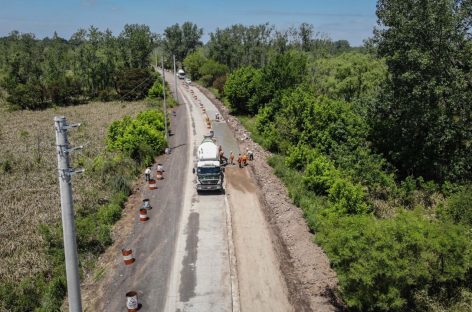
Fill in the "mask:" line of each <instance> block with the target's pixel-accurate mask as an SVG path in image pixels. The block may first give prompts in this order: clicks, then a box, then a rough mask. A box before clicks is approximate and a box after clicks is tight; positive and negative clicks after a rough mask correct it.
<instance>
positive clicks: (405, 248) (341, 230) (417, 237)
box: [316, 212, 472, 311]
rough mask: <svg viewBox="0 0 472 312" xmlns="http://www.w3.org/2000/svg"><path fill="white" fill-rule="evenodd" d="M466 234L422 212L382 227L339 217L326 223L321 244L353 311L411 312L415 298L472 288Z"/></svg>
mask: <svg viewBox="0 0 472 312" xmlns="http://www.w3.org/2000/svg"><path fill="white" fill-rule="evenodd" d="M464 231H465V229H464V228H463V227H461V226H456V225H452V224H447V223H431V222H430V221H428V220H426V219H424V218H423V217H422V216H421V215H420V214H419V213H418V212H402V213H400V214H399V215H398V216H397V217H396V218H394V219H388V220H380V221H379V220H376V219H375V218H373V217H371V216H347V217H339V216H336V217H334V218H330V219H329V220H327V221H325V222H323V224H322V226H321V229H320V231H319V232H318V235H317V236H316V240H317V241H318V242H319V243H320V244H321V246H322V247H323V248H324V250H325V251H326V252H327V253H328V255H329V258H330V260H331V263H332V265H333V267H334V268H335V269H336V272H337V273H338V278H339V282H340V291H341V293H342V295H343V298H344V299H345V302H346V303H347V305H348V306H349V307H350V308H351V309H352V310H353V311H404V309H407V310H410V311H411V310H415V308H414V294H415V292H417V291H421V290H424V291H426V292H427V293H429V294H431V295H434V294H435V293H437V292H439V291H440V290H441V289H446V290H447V293H449V294H450V295H453V294H454V293H455V292H456V291H457V290H458V289H459V288H460V287H461V286H462V285H465V283H466V282H467V280H466V278H467V274H468V272H470V269H471V264H470V261H471V260H472V259H471V250H472V249H471V248H472V246H471V240H470V239H471V237H470V234H469V235H464ZM407 307H409V308H407Z"/></svg>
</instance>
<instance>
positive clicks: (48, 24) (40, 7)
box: [0, 0, 376, 45]
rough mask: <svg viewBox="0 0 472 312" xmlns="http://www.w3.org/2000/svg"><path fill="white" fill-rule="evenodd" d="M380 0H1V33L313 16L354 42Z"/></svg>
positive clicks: (368, 29) (280, 22)
mask: <svg viewBox="0 0 472 312" xmlns="http://www.w3.org/2000/svg"><path fill="white" fill-rule="evenodd" d="M375 5H376V1H375V0H305V1H303V0H285V1H280V0H233V1H226V0H219V1H218V0H194V1H191V0H187V1H183V0H168V1H162V0H161V1H156V0H155V1H151V0H134V1H132V0H115V1H112V0H75V1H72V0H62V1H58V0H43V1H41V0H36V1H33V0H30V1H26V0H0V36H5V35H7V34H8V33H9V32H10V31H12V30H19V31H20V32H32V33H35V34H36V35H37V36H38V37H40V38H42V37H45V36H51V35H52V34H53V32H54V31H57V33H58V34H59V35H60V36H62V37H65V38H69V37H70V36H71V34H73V33H74V32H75V31H76V30H77V29H79V28H87V27H88V26H90V25H94V26H97V27H99V28H100V29H102V30H105V29H106V28H109V29H111V30H112V31H113V33H115V34H118V33H119V32H120V31H121V30H122V29H123V25H125V24H127V23H128V24H130V23H140V24H146V25H149V26H150V27H151V30H152V31H153V32H157V33H162V31H163V30H164V28H166V27H167V26H170V25H172V24H175V23H179V24H181V23H183V22H185V21H191V22H194V23H196V24H197V25H198V26H199V27H202V28H203V29H204V33H205V35H204V38H203V40H204V41H205V40H206V39H208V33H210V32H212V31H214V30H215V29H216V28H217V27H220V28H223V27H226V26H229V25H232V24H237V23H241V24H245V25H251V24H260V23H265V22H269V23H270V24H273V25H275V26H276V27H277V29H287V28H288V27H290V26H297V25H299V24H300V23H302V22H307V23H310V24H313V25H314V26H315V31H318V32H321V33H324V34H326V35H328V36H329V37H331V38H332V39H334V40H339V39H346V40H348V41H349V42H350V43H351V44H352V45H360V44H362V40H363V39H366V38H368V37H370V36H371V35H372V29H373V27H374V26H375V23H376V16H375Z"/></svg>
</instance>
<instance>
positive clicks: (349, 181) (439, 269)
mask: <svg viewBox="0 0 472 312" xmlns="http://www.w3.org/2000/svg"><path fill="white" fill-rule="evenodd" d="M471 12H472V2H470V1H454V0H440V1H434V0H425V1H415V0H380V1H379V2H378V6H377V14H378V18H379V26H380V27H379V28H378V30H376V33H375V36H374V39H373V40H370V41H369V46H368V47H366V49H365V50H359V51H352V50H351V51H348V52H347V53H342V54H338V53H333V52H326V50H323V47H320V46H316V40H308V39H306V38H311V37H310V36H311V35H310V34H313V30H312V28H311V27H310V26H309V25H301V26H300V29H299V36H300V37H299V41H298V42H297V43H296V44H293V43H291V44H287V42H285V43H284V44H282V46H283V49H273V48H268V49H267V51H269V52H267V54H266V55H265V56H267V57H266V58H265V59H264V62H260V61H258V62H252V61H249V60H247V56H245V57H236V58H234V59H232V58H228V57H226V56H225V55H226V54H224V53H223V54H219V53H218V52H213V53H215V54H208V55H210V57H213V56H212V55H219V58H218V61H219V62H221V63H223V64H226V65H227V66H228V67H229V68H230V69H231V72H230V73H229V74H228V76H227V79H226V84H225V86H224V96H225V100H226V101H227V103H228V105H229V106H230V108H231V110H232V111H233V112H234V113H236V114H240V115H249V116H253V117H252V119H251V120H252V122H251V123H248V126H249V127H251V129H250V130H251V131H252V132H253V134H254V138H255V139H256V140H258V141H259V142H260V143H261V144H262V145H263V146H264V147H266V148H267V149H269V150H271V151H273V152H276V153H277V154H276V155H277V156H274V158H272V159H271V164H272V165H273V167H274V169H275V171H276V173H277V174H278V175H279V176H280V177H281V178H282V179H283V181H284V182H285V183H286V185H287V186H288V189H289V194H290V196H291V197H292V199H293V200H294V202H295V203H296V204H297V205H299V206H300V207H301V208H302V209H303V210H304V214H305V216H306V218H307V221H308V223H309V225H310V227H311V228H312V229H313V231H314V232H315V233H316V235H315V239H316V240H317V242H319V243H320V244H321V246H322V247H323V248H324V250H325V251H326V252H327V254H328V256H329V258H330V260H331V263H332V266H333V267H334V269H335V270H336V272H337V274H338V277H339V281H340V289H339V292H340V294H341V296H342V298H343V299H344V301H345V303H346V304H347V305H348V306H349V308H350V309H352V310H353V311H468V310H470V308H471V306H472V300H471V297H472V278H471V277H472V237H471V231H470V230H471V227H472V223H471V221H470V220H471V219H470V212H471V211H472V204H471V202H470V186H468V185H470V183H471V178H472V177H471V174H472V167H471V165H470V164H471V159H470V155H471V153H470V142H471V141H472V132H471V130H472V128H471V127H472V123H471V120H470V118H471V116H472V106H471V98H472V97H471V96H470V93H471V92H472V84H471V83H470V81H472V73H471V66H470V65H471V64H470V62H471V60H472V57H471V52H472V49H471V36H470V31H471V30H470V27H471V23H470V21H471V20H470V16H471V15H470V13H471ZM230 29H236V28H235V27H233V28H228V29H227V30H226V31H227V33H226V35H225V36H223V34H224V32H220V33H219V36H220V37H219V38H216V37H212V39H211V40H216V41H217V42H220V43H226V46H225V45H224V44H221V45H219V46H217V47H218V48H221V49H226V53H229V54H230V55H231V56H232V57H235V56H237V55H238V53H236V54H231V53H230V51H232V50H235V49H234V48H233V46H232V45H230V44H228V42H231V40H229V38H233V37H231V36H230V35H229V34H230V33H231V32H230V31H229V30H230ZM223 39H224V40H223ZM233 40H234V42H237V40H236V39H233ZM210 42H211V41H210ZM279 43H280V41H279ZM235 45H236V46H238V48H239V49H242V46H243V45H238V44H235ZM257 46H258V45H257V44H256V45H255V46H254V47H257ZM267 47H268V46H267ZM212 48H213V47H210V43H209V47H208V49H209V50H210V49H212ZM318 49H322V51H319V50H318ZM210 51H211V50H210ZM215 51H217V49H216V50H215ZM236 51H239V50H237V49H236ZM256 51H257V50H256ZM252 53H253V55H257V52H252ZM243 54H244V53H241V55H243ZM215 58H216V57H215ZM245 120H246V118H245Z"/></svg>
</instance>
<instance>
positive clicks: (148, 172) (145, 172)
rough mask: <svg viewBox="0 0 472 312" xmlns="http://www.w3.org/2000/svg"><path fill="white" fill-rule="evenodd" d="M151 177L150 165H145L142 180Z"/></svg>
mask: <svg viewBox="0 0 472 312" xmlns="http://www.w3.org/2000/svg"><path fill="white" fill-rule="evenodd" d="M150 179H151V167H147V168H146V170H144V180H145V181H149V180H150Z"/></svg>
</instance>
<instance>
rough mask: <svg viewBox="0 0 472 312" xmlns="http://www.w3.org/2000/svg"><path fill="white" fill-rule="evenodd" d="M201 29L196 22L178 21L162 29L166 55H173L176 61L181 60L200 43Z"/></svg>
mask: <svg viewBox="0 0 472 312" xmlns="http://www.w3.org/2000/svg"><path fill="white" fill-rule="evenodd" d="M202 35H203V29H202V28H198V26H197V25H196V24H193V23H191V22H185V23H183V24H182V26H180V25H179V24H178V23H177V24H174V25H172V26H169V27H167V28H166V29H164V49H165V51H166V53H167V55H170V56H171V55H175V57H176V59H177V61H181V62H182V61H183V60H184V59H185V57H186V56H187V55H188V54H189V53H190V52H193V51H195V50H196V49H197V48H198V47H200V46H201V45H202V42H201V41H200V38H201V37H202Z"/></svg>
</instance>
